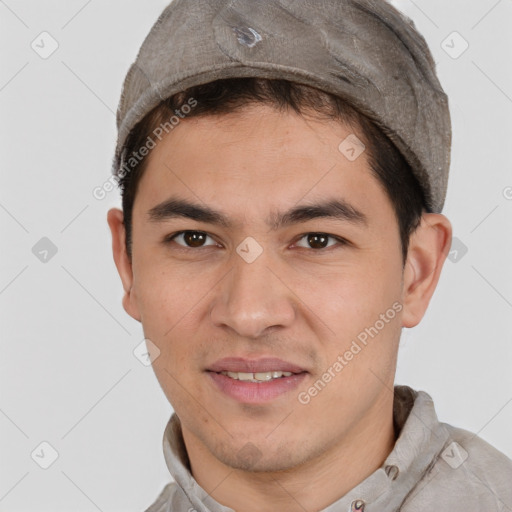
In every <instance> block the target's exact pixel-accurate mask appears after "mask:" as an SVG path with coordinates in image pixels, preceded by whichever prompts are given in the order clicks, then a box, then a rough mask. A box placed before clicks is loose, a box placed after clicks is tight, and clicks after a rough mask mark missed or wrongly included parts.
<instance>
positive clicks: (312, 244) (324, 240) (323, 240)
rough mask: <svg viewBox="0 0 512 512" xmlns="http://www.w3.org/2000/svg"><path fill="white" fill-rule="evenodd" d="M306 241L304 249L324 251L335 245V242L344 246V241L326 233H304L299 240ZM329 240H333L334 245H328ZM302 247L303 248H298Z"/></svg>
mask: <svg viewBox="0 0 512 512" xmlns="http://www.w3.org/2000/svg"><path fill="white" fill-rule="evenodd" d="M303 239H306V243H307V244H308V247H306V249H325V248H327V247H331V246H332V245H335V243H336V241H337V242H338V243H340V244H342V245H343V244H344V240H343V239H341V238H338V237H335V236H332V235H328V234H327V233H306V234H305V235H304V236H303V237H302V238H301V239H300V240H303ZM329 239H331V240H333V241H334V242H335V243H334V244H330V245H329V244H328V241H329ZM299 247H304V246H299Z"/></svg>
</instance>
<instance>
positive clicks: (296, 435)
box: [108, 0, 512, 512]
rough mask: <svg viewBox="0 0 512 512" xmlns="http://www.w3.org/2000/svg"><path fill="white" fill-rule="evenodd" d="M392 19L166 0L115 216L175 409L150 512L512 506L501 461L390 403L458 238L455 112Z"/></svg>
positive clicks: (427, 401) (470, 437)
mask: <svg viewBox="0 0 512 512" xmlns="http://www.w3.org/2000/svg"><path fill="white" fill-rule="evenodd" d="M434 68H435V66H434V62H433V59H432V57H431V54H430V52H429V50H428V47H427V45H426V43H425V41H424V39H423V38H422V37H421V35H419V34H418V33H417V31H416V30H415V27H414V25H413V24H412V22H411V21H410V20H408V19H407V18H405V17H404V16H403V15H401V14H400V13H399V12H398V11H396V10H395V9H394V8H393V7H392V6H390V5H389V4H388V3H386V2H384V1H383V0H381V1H375V0H373V1H371V0H357V1H356V0H350V1H349V0H323V1H318V2H306V1H303V0H295V1H287V0H280V1H277V0H275V1H259V2H256V1H255V0H239V1H227V0H214V1H210V2H200V1H198V0H176V1H174V2H173V3H171V4H170V5H169V6H168V7H167V8H166V9H165V11H164V12H163V13H162V15H161V16H160V18H159V19H158V21H157V22H156V24H155V25H154V27H153V28H152V30H151V32H150V34H149V35H148V37H147V38H146V40H145V42H144V43H143V45H142V47H141V50H140V52H139V55H138V56H137V60H136V62H135V63H134V64H133V65H132V67H131V68H130V71H129V73H128V76H127V78H126V80H125V84H124V89H123V93H122V97H121V102H120V106H119V110H118V130H119V136H118V142H117V148H116V156H115V159H114V173H115V174H116V175H117V176H118V177H119V180H120V186H121V190H122V194H123V211H121V210H119V209H112V210H110V211H109V212H108V223H109V226H110V229H111V231H112V238H113V252H114V259H115V263H116V266H117V269H118V271H119V274H120V277H121V280H122V284H123V288H124V290H125V295H124V298H123V306H124V308H125V310H126V311H127V312H128V314H130V315H131V316H132V317H133V318H135V319H136V320H138V321H140V322H141V323H142V327H143V330H144V335H145V337H146V339H147V345H148V350H149V353H150V357H151V359H152V362H153V367H154V370H155V373H156V376H157V378H158V380H159V382H160V384H161V386H162V389H163V391H164V393H165V394H166V396H167V398H168V399H169V401H170V403H171V405H172V406H173V409H174V411H175V413H174V414H173V415H172V417H171V419H170V420H169V423H168V425H167V428H166V430H165V433H164V454H165V458H166V462H167V465H168V467H169V470H170V472H171V474H172V476H173V477H174V479H175V481H176V482H174V483H171V484H169V485H167V486H166V487H165V488H164V489H163V491H162V493H161V495H160V496H159V497H158V499H157V501H156V502H155V503H154V504H153V505H152V506H151V507H150V508H149V509H148V511H149V512H163V511H171V510H172V511H190V512H192V511H194V510H195V511H212V512H220V511H232V510H235V511H240V512H253V511H257V510H258V511H261V510H265V511H279V512H282V511H285V512H292V511H304V510H307V511H329V512H334V511H349V510H350V511H355V510H358V511H365V512H385V511H397V510H401V511H404V512H412V511H414V512H416V511H423V510H424V511H427V510H429V511H430V510H446V511H465V512H467V511H483V510H486V511H488V510H496V511H498V510H512V490H511V487H512V485H511V483H512V461H511V460H510V459H508V458H507V457H505V455H503V454H501V453H500V452H498V451H497V450H496V449H494V448H493V447H492V446H490V445H489V444H487V443H486V442H484V441H483V440H482V439H480V438H479V437H478V436H476V435H475V434H472V433H470V432H467V431H465V430H462V429H459V428H456V427H453V426H451V425H447V424H444V423H440V422H439V421H438V419H437V416H436V413H435V410H434V406H433V403H432V399H431V397H430V396H429V395H428V394H427V393H426V392H424V391H421V390H419V391H416V390H413V389H411V388H410V387H408V386H394V377H395V370H396V359H397V353H398V346H399V341H400V333H401V329H402V327H414V326H415V325H417V324H418V323H419V322H420V321H421V319H422V317H423V315H424V313H425V311H426V309H427V307H428V304H429V301H430V299H431V297H432V295H433V293H434V290H435V287H436V285H437V283H438V280H439V277H440V273H441V269H442V266H443V263H444V261H445V258H446V255H447V252H448V250H449V247H450V243H451V225H450V222H449V221H448V219H447V218H446V217H445V216H444V215H442V214H441V213H440V212H441V211H442V207H443V203H444V198H445V195H446V187H447V178H448V169H449V163H450V145H451V128H450V116H449V109H448V101H447V98H446V95H445V94H444V92H443V90H442V88H441V86H440V84H439V81H438V79H437V77H436V74H435V69H434Z"/></svg>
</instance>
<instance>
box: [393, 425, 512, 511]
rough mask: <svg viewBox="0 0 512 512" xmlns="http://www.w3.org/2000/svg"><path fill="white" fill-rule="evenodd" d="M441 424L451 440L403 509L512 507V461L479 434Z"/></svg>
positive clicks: (406, 501)
mask: <svg viewBox="0 0 512 512" xmlns="http://www.w3.org/2000/svg"><path fill="white" fill-rule="evenodd" d="M440 425H441V427H442V428H443V429H445V430H446V431H447V433H448V440H447V441H446V443H444V445H443V447H442V449H441V450H440V451H439V453H438V454H437V455H436V457H435V458H434V460H433V461H432V463H431V464H430V466H429V468H428V470H427V471H426V472H425V474H424V475H423V478H422V479H421V480H420V482H419V483H418V485H417V486H416V487H415V488H414V489H413V491H412V492H411V493H410V495H409V497H408V499H406V500H405V503H404V505H405V506H404V508H403V509H402V510H403V511H404V512H409V511H412V510H414V511H415V512H417V511H419V510H431V509H430V508H429V507H439V506H442V507H443V508H442V510H449V511H451V512H459V511H461V512H462V511H464V512H473V511H474V512H483V511H493V512H494V511H508V510H512V460H511V459H509V458H508V457H507V456H506V455H505V454H504V453H502V452H500V451H499V450H497V449H496V448H495V447H494V446H492V445H490V444H489V443H488V442H486V441H484V440H483V439H482V438H481V437H479V436H478V435H477V434H474V433H472V432H469V431H467V430H464V429H462V428H458V427H454V426H452V425H449V424H447V423H440ZM419 507H421V508H419ZM438 509H439V508H438ZM432 510H434V508H432Z"/></svg>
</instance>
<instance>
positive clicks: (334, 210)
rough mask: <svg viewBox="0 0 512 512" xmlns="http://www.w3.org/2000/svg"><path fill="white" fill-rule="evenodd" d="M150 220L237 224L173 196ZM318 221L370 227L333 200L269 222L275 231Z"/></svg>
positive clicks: (352, 210) (353, 210) (344, 204)
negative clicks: (334, 221)
mask: <svg viewBox="0 0 512 512" xmlns="http://www.w3.org/2000/svg"><path fill="white" fill-rule="evenodd" d="M147 213H148V217H149V221H150V222H153V223H159V222H164V221H166V220H170V219H174V218H186V219H192V220H196V221H199V222H205V223H207V224H214V225H218V226H222V227H224V228H226V229H231V228H233V222H232V221H231V220H230V219H229V218H228V217H227V216H226V215H225V214H224V213H222V212H220V211H217V210H214V209H213V208H211V207H209V206H205V205H200V204H197V203H193V202H191V201H188V200H186V199H181V198H178V197H171V198H169V199H167V200H165V201H163V202H162V203H160V204H158V205H156V206H154V207H153V208H151V209H150V210H149V211H148V212H147ZM317 218H332V219H336V220H341V221H344V222H349V223H351V224H356V225H361V226H368V218H367V216H366V215H365V214H364V213H363V212H361V211H360V210H358V209H357V208H355V207H354V206H352V205H351V204H349V203H348V202H347V201H345V200H344V199H341V198H332V199H327V200H324V201H320V202H316V203H309V204H304V205H299V206H295V207H293V208H291V209H290V210H288V211H287V212H277V213H271V214H270V215H269V216H268V218H267V220H266V223H267V225H268V226H270V228H271V230H274V231H275V230H278V229H280V228H283V227H286V226H290V225H293V224H299V223H303V222H307V221H309V220H312V219H317Z"/></svg>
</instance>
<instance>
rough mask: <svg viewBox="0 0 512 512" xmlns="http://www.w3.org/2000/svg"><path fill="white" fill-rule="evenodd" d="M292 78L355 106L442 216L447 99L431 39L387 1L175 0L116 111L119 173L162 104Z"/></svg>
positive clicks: (127, 82) (140, 57) (447, 147)
mask: <svg viewBox="0 0 512 512" xmlns="http://www.w3.org/2000/svg"><path fill="white" fill-rule="evenodd" d="M236 77H262V78H274V79H286V80H290V81H293V82H297V83H301V84H306V85H310V86H313V87H316V88H318V89H321V90H323V91H326V92H328V93H331V94H335V95H337V96H340V97H341V98H345V99H346V100H348V101H349V102H350V103H351V104H352V105H353V106H354V107H355V108H357V109H358V110H359V111H360V112H361V113H362V114H364V115H366V116H367V117H368V118H370V119H371V120H372V121H373V122H374V123H375V124H376V125H377V126H378V127H379V128H380V129H381V130H382V131H383V132H384V133H385V134H386V135H387V136H388V137H389V138H390V139H391V141H392V142H393V143H394V144H395V145H396V147H397V148H398V149H399V150H400V152H401V153H402V154H403V156H404V157H405V158H406V160H407V161H408V163H409V164H410V165H411V167H412V170H413V172H414V174H415V176H416V177H417V178H418V181H419V182H420V184H421V186H422V187H423V190H424V193H425V197H426V200H427V207H428V208H429V210H430V211H432V212H436V213H438V212H441V210H442V208H443V204H444V200H445V196H446V188H447V183H448V171H449V167H450V148H451V121H450V112H449V107H448V98H447V96H446V94H445V93H444V91H443V89H442V87H441V85H440V83H439V80H438V78H437V76H436V71H435V63H434V60H433V58H432V55H431V53H430V51H429V48H428V46H427V44H426V42H425V39H424V38H423V37H422V36H421V35H420V34H419V33H418V32H417V30H416V27H415V25H414V23H413V22H412V20H410V19H409V18H408V17H406V16H405V15H404V14H402V13H400V12H399V11H398V10H397V9H395V8H394V7H393V6H392V5H390V4H389V3H388V2H387V1H385V0H208V1H207V2H206V1H204V0H174V1H173V2H171V4H169V6H168V7H167V8H166V9H165V10H164V11H163V13H162V14H161V15H160V17H159V18H158V20H157V21H156V23H155V24H154V26H153V27H152V29H151V31H150V32H149V34H148V35H147V37H146V39H145V40H144V43H143V44H142V46H141V48H140V51H139V53H138V55H137V59H136V61H135V62H134V63H133V64H132V66H131V67H130V69H129V71H128V74H127V76H126V79H125V82H124V86H123V91H122V94H121V100H120V103H119V107H118V111H117V128H118V139H117V145H116V152H115V157H114V165H113V169H112V171H113V173H114V174H116V173H117V172H119V169H120V167H121V165H122V162H123V160H124V158H125V157H124V155H123V153H124V144H125V142H126V139H127V137H128V135H129V133H130V131H131V130H132V128H133V127H134V126H135V125H136V123H138V122H139V121H140V120H142V118H143V117H144V116H145V115H146V114H148V113H149V112H150V111H151V110H152V109H153V108H154V107H156V106H157V105H158V104H159V103H160V101H162V100H163V99H165V98H168V97H169V96H172V95H173V94H175V93H177V92H181V91H183V90H185V89H187V88H189V87H192V86H195V85H200V84H205V83H208V82H212V81H214V80H218V79H222V78H236Z"/></svg>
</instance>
